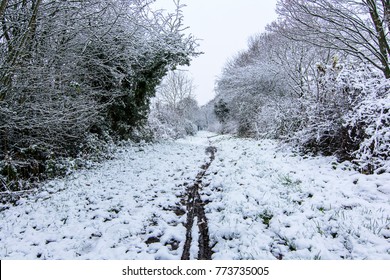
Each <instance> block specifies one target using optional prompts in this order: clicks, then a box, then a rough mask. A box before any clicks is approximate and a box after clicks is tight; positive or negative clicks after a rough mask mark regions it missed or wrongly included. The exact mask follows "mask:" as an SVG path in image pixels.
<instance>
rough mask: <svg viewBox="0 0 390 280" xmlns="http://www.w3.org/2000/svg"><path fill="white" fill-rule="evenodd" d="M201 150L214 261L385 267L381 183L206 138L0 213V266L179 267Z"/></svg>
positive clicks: (147, 148)
mask: <svg viewBox="0 0 390 280" xmlns="http://www.w3.org/2000/svg"><path fill="white" fill-rule="evenodd" d="M210 142H211V145H213V146H215V147H216V148H217V152H216V154H215V156H216V158H215V160H214V161H213V163H212V164H211V166H210V168H209V169H208V170H207V172H206V175H205V178H204V179H203V182H202V185H203V186H204V187H203V188H202V189H201V191H200V192H201V196H202V199H203V201H207V202H208V203H207V204H206V206H205V209H206V216H207V219H208V226H209V234H210V240H211V244H210V245H211V246H213V252H214V254H213V256H212V258H213V259H271V260H272V259H390V239H389V238H390V203H389V202H390V186H389V185H390V183H389V182H390V174H381V175H362V174H360V173H358V172H356V171H354V170H353V169H352V168H351V165H350V164H348V163H342V164H339V163H337V162H336V161H335V159H334V158H332V157H314V158H311V157H305V156H301V155H299V154H297V153H295V152H294V151H292V150H290V149H289V148H288V147H284V146H283V147H282V146H280V145H278V143H277V142H274V141H270V140H264V141H256V140H247V139H237V138H234V137H231V136H218V135H214V134H211V133H207V132H200V133H199V134H198V135H197V136H194V137H188V138H186V139H181V140H177V141H174V142H173V141H171V142H170V141H166V142H163V143H159V144H150V145H148V144H143V145H133V146H127V147H122V148H121V149H120V150H119V151H118V153H117V154H116V155H115V159H113V160H110V161H107V162H105V163H102V164H101V165H100V166H99V167H96V168H94V169H90V170H82V171H79V172H77V173H75V174H73V175H71V176H68V177H67V178H63V179H57V180H53V181H49V182H47V183H45V185H44V186H42V191H40V192H39V193H36V194H35V195H31V196H30V197H28V198H25V199H22V200H20V201H19V202H18V204H17V205H16V206H11V205H10V206H9V208H8V209H5V210H3V211H1V212H0V220H1V223H0V242H1V243H0V258H1V259H142V260H146V259H180V258H181V254H182V251H183V245H184V242H185V236H186V228H185V226H184V224H185V222H186V214H185V210H186V208H185V198H186V197H185V192H186V186H189V185H191V184H192V183H193V182H194V180H195V177H196V175H197V173H198V172H199V170H200V167H201V166H202V164H204V163H205V162H207V161H208V160H209V157H208V155H206V153H205V149H206V147H208V146H209V145H210ZM208 184H209V185H208ZM207 185H208V186H207ZM196 223H197V220H195V222H194V227H193V229H192V230H193V232H192V236H193V240H194V242H193V243H192V245H191V249H190V251H191V256H192V258H194V257H196V255H197V252H198V247H197V243H196V242H197V240H198V236H197V235H198V231H197V230H198V229H197V226H196Z"/></svg>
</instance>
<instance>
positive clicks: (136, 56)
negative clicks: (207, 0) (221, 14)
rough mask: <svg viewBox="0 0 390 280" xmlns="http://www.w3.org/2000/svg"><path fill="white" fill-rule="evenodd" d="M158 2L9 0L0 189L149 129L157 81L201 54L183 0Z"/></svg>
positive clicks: (3, 19) (17, 186) (0, 49)
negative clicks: (188, 30) (166, 7)
mask: <svg viewBox="0 0 390 280" xmlns="http://www.w3.org/2000/svg"><path fill="white" fill-rule="evenodd" d="M153 2H154V1H152V0H104V1H103V0H87V1H85V0H83V1H55V0H23V1H21V0H1V1H0V27H1V28H0V192H9V191H15V190H21V189H23V188H25V187H26V186H25V185H24V184H23V182H25V181H26V180H27V181H30V182H31V181H33V180H37V179H39V178H41V177H42V176H47V175H48V174H50V173H52V174H57V173H59V172H61V168H63V166H61V164H58V159H60V158H66V157H73V158H75V157H83V156H85V155H90V154H93V153H94V152H96V151H97V150H98V149H101V147H102V146H103V145H102V143H105V142H108V141H112V140H114V141H115V140H120V139H134V138H144V137H145V135H146V134H148V133H149V132H144V131H145V129H142V127H144V126H145V125H146V124H147V115H148V110H149V105H150V104H149V103H150V99H151V98H152V97H153V96H154V95H155V89H156V86H157V85H158V84H159V83H160V81H161V79H162V78H163V77H164V76H165V75H166V73H167V72H168V71H170V70H173V69H175V68H176V67H177V66H179V65H188V64H189V62H190V60H191V57H193V56H195V55H197V53H196V50H195V48H196V42H195V40H194V38H192V36H189V35H184V34H183V30H184V27H183V26H182V13H181V8H182V6H181V5H180V4H179V3H177V9H176V11H174V12H173V13H166V12H164V11H160V10H154V9H153V6H152V4H153Z"/></svg>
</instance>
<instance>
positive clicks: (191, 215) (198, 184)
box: [181, 145, 217, 260]
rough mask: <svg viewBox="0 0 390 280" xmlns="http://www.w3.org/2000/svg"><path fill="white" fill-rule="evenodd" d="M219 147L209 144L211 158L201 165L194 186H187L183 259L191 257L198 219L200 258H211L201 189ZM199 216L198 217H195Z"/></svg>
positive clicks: (208, 151) (208, 149)
mask: <svg viewBox="0 0 390 280" xmlns="http://www.w3.org/2000/svg"><path fill="white" fill-rule="evenodd" d="M216 152H217V148H215V147H213V146H211V145H210V146H209V147H207V148H206V153H207V154H209V155H210V160H209V161H208V162H206V163H205V164H203V165H202V166H201V169H202V170H201V171H200V172H199V173H198V174H197V175H196V179H195V182H194V184H193V185H192V186H190V187H188V188H187V205H186V206H187V222H186V229H187V232H186V241H185V243H184V249H183V254H182V256H181V259H182V260H189V259H190V249H191V244H192V240H193V237H192V232H193V226H194V221H195V220H196V221H197V226H198V232H199V239H198V240H199V244H198V247H199V251H198V257H197V259H198V260H211V255H212V249H211V247H210V237H209V227H208V222H207V218H206V214H205V209H204V205H205V203H204V202H203V201H202V198H201V197H200V193H199V191H200V190H201V189H202V187H204V186H203V184H202V180H203V178H204V177H205V174H206V171H207V170H208V168H209V167H210V165H211V164H212V162H213V161H214V159H215V153H216ZM195 218H197V219H195Z"/></svg>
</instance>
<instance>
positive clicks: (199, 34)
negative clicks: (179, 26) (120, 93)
mask: <svg viewBox="0 0 390 280" xmlns="http://www.w3.org/2000/svg"><path fill="white" fill-rule="evenodd" d="M172 3H173V0H157V1H156V5H157V6H158V7H160V8H164V9H167V10H172V8H173V7H174V6H173V4H172ZM180 3H182V4H185V5H186V7H185V8H183V13H184V25H186V26H189V30H188V31H189V32H190V33H191V34H193V35H194V36H195V37H196V38H199V39H201V40H200V41H199V44H200V48H199V50H200V51H202V52H204V54H202V55H201V56H199V57H197V58H195V59H194V60H193V61H192V63H191V66H190V67H189V68H188V70H189V72H190V74H191V76H192V78H193V80H194V84H195V85H196V90H195V95H196V98H197V100H198V102H199V105H204V104H206V103H207V102H208V101H210V100H211V99H212V98H213V97H214V96H215V93H214V83H215V80H216V78H217V77H218V76H219V75H220V73H221V70H222V68H223V66H224V65H225V63H226V61H227V60H228V59H229V58H231V57H233V56H234V55H235V54H237V52H239V51H240V50H243V49H245V48H246V47H247V42H248V38H249V37H250V36H251V35H253V34H256V33H259V32H263V31H264V28H265V26H266V25H267V24H268V23H271V22H272V21H273V20H275V19H276V14H275V7H276V0H181V2H180Z"/></svg>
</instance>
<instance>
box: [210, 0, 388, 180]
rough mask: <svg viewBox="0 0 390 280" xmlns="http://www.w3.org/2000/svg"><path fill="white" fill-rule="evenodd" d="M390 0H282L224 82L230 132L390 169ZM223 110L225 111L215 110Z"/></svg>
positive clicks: (220, 95) (221, 100)
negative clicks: (269, 139) (291, 144)
mask: <svg viewBox="0 0 390 280" xmlns="http://www.w3.org/2000/svg"><path fill="white" fill-rule="evenodd" d="M389 8H390V6H389V1H385V0H383V1H382V0H380V1H379V0H377V1H371V0H370V1H368V0H356V1H355V0H342V1H336V0H309V1H302V0H279V1H278V6H277V12H278V14H279V18H278V20H277V21H276V22H273V23H272V24H270V25H269V26H268V27H267V32H265V33H262V34H258V35H255V36H253V37H252V38H251V39H250V40H249V42H248V48H247V50H245V51H242V52H240V53H239V54H237V56H236V57H235V58H234V59H232V60H230V61H229V62H228V63H227V64H226V66H225V68H224V69H223V72H222V75H221V77H220V78H219V79H218V81H217V87H216V92H217V97H216V99H215V101H214V102H215V103H214V104H215V106H216V108H218V106H219V105H217V104H224V106H225V107H226V108H229V119H228V121H226V120H225V119H224V118H219V120H220V121H221V122H222V123H226V124H225V125H223V129H224V131H227V132H232V133H237V134H238V135H241V136H245V137H256V138H276V139H283V140H286V141H290V142H294V143H296V144H298V146H299V147H300V148H301V150H302V151H304V152H314V153H322V154H325V155H337V156H338V158H339V159H340V160H346V159H347V160H352V161H353V162H355V163H356V164H357V166H358V167H359V168H360V169H361V170H362V171H363V172H368V173H372V172H377V173H380V172H390V166H389V164H388V162H389V153H388V152H387V147H389V146H390V138H389V137H388V133H389V129H388V127H387V126H386V124H387V123H388V120H389V116H390V113H389V110H388V109H386V108H387V107H388V102H387V100H388V99H387V98H388V93H389V91H390V88H389V86H388V79H389V78H390V72H389V61H388V60H389V50H390V49H389V27H390V25H389V11H390V9H389ZM215 113H216V114H217V117H218V113H219V112H218V110H216V111H215Z"/></svg>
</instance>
